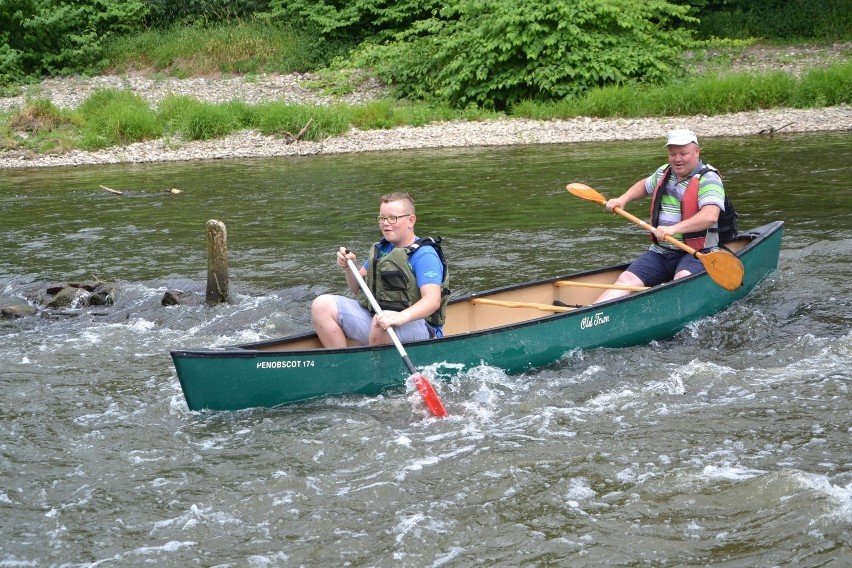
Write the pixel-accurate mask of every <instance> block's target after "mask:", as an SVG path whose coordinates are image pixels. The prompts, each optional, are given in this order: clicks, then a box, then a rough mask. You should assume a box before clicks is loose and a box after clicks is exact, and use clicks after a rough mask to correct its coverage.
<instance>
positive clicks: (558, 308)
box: [470, 298, 577, 312]
mask: <svg viewBox="0 0 852 568" xmlns="http://www.w3.org/2000/svg"><path fill="white" fill-rule="evenodd" d="M470 303H471V304H487V305H489V306H503V307H504V308H531V309H534V310H541V311H543V312H568V311H571V310H576V309H577V308H572V307H570V306H554V305H553V304H538V303H536V302H505V301H503V300H490V299H488V298H473V299H472V300H470Z"/></svg>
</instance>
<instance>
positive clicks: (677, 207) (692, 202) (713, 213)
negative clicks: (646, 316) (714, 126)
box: [597, 129, 725, 302]
mask: <svg viewBox="0 0 852 568" xmlns="http://www.w3.org/2000/svg"><path fill="white" fill-rule="evenodd" d="M666 148H667V149H668V154H669V162H668V164H664V165H662V166H660V167H659V168H657V170H656V171H655V172H654V173H653V174H651V175H650V176H648V177H646V178H643V179H640V180H639V181H637V182H636V183H635V184H633V185H632V186H631V187H630V189H628V190H627V191H625V192H624V194H623V195H621V196H620V197H616V198H615V199H610V200H608V201H607V202H606V209H607V211H612V210H613V209H614V208H615V207H620V208H622V209H624V208H625V206H626V205H627V204H628V203H630V202H631V201H636V200H638V199H642V198H643V197H647V196H649V195H650V196H653V199H652V200H651V226H653V227H654V230H653V233H652V238H653V241H654V242H653V244H652V245H651V248H650V249H649V250H647V251H645V252H644V253H643V254H642V255H641V256H640V257H639V258H637V259H636V260H635V261H633V263H632V264H631V265H630V266H629V267H627V270H625V271H624V272H622V273H621V275H620V276H619V277H618V279H617V280H616V281H615V283H616V284H624V285H627V286H655V285H657V284H661V283H663V282H668V281H669V280H672V279H676V278H683V277H684V276H689V275H690V274H695V273H697V272H702V271H703V270H704V265H703V264H701V261H699V260H698V259H696V258H694V257H693V256H691V255H689V254H687V253H685V252H683V251H682V250H681V249H679V248H677V247H675V246H674V245H671V244H669V243H667V242H666V241H665V236H666V235H671V236H673V237H674V238H676V239H679V240H681V241H684V242H685V243H686V244H688V245H689V246H690V247H692V248H694V249H696V250H699V251H705V252H706V251H707V250H709V249H713V248H716V247H718V246H719V235H718V225H717V222H718V220H719V215H720V213H721V212H722V211H724V209H725V188H724V187H723V186H722V178H721V177H719V172H718V171H716V170H715V169H714V168H713V167H712V166H707V165H705V164H704V163H703V162H702V161H701V158H700V153H701V148H700V147H699V146H698V138H697V137H696V136H695V133H694V132H693V131H691V130H686V129H681V130H672V131H670V132H669V134H668V140H667V141H666ZM627 294H629V292H627V291H624V290H606V291H604V292H603V293H602V294H601V295H600V296H599V297H598V299H597V301H598V302H603V301H605V300H611V299H613V298H617V297H620V296H625V295H627Z"/></svg>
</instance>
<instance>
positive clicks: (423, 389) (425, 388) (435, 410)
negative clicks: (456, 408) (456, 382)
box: [414, 373, 447, 418]
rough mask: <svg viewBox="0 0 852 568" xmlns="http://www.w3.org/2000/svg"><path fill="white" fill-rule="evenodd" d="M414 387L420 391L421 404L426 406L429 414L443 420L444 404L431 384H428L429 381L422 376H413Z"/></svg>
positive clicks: (444, 414)
mask: <svg viewBox="0 0 852 568" xmlns="http://www.w3.org/2000/svg"><path fill="white" fill-rule="evenodd" d="M414 385H415V386H416V387H417V390H419V391H420V395H421V396H422V397H423V402H424V404H426V408H428V409H429V412H431V413H432V416H437V417H438V418H443V417H444V416H446V415H447V410H446V409H445V408H444V403H442V402H441V398H440V397H439V396H438V393H436V392H435V389H434V388H432V383H430V382H429V379H427V378H426V377H424V376H423V375H422V374H420V373H417V374H416V375H414Z"/></svg>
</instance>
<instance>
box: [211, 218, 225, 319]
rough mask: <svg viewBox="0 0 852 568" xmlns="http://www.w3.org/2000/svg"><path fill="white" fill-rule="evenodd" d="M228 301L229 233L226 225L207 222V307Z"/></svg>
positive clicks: (213, 221)
mask: <svg viewBox="0 0 852 568" xmlns="http://www.w3.org/2000/svg"><path fill="white" fill-rule="evenodd" d="M227 300H228V231H227V230H226V229H225V223H223V222H222V221H217V220H216V219H210V220H209V221H207V305H209V306H213V305H216V304H219V303H221V302H225V301H227Z"/></svg>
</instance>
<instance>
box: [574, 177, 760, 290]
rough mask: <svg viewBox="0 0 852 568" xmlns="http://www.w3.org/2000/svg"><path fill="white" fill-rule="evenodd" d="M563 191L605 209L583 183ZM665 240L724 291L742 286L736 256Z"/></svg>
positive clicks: (601, 199) (639, 222) (640, 222)
mask: <svg viewBox="0 0 852 568" xmlns="http://www.w3.org/2000/svg"><path fill="white" fill-rule="evenodd" d="M565 189H567V190H568V191H569V192H570V193H571V194H572V195H576V196H577V197H579V198H581V199H585V200H587V201H592V202H594V203H597V204H598V205H603V206H604V207H606V197H604V196H603V195H601V194H600V193H598V192H597V191H596V190H594V189H592V188H591V187H589V186H588V185H586V184H584V183H569V184H568V185H567V186H565ZM613 211H614V212H615V213H618V214H619V215H621V216H622V217H625V218H626V219H629V220H630V221H632V222H634V223H636V224H637V225H639V226H640V227H642V228H644V229H646V230H648V231H650V232H652V233H653V231H654V228H653V227H652V226H651V225H649V224H648V223H646V222H645V221H643V220H641V219H639V218H638V217H635V216H633V215H631V214H630V213H628V212H627V211H625V210H624V209H622V208H620V207H613ZM665 240H666V242H669V243H671V244H673V245H675V246H676V247H678V248H679V249H681V250H683V251H684V252H686V253H688V254H689V255H691V256H693V257H695V258H697V259H698V260H700V261H701V264H703V265H704V268H705V270H707V274H709V275H710V278H711V279H712V280H713V282H715V283H716V284H718V285H719V286H721V287H722V288H724V289H725V290H730V291H734V290H736V289H737V288H739V287H740V286H742V284H743V277H744V273H745V269H744V268H743V263H742V262H741V261H740V259H739V258H737V257H736V255H734V254H731V253H730V252H727V251H721V250H714V251H711V252H709V253H703V252H697V251H696V250H695V249H694V248H692V247H690V246H688V245H687V244H685V243H682V242H680V241H679V240H677V239H675V238H674V237H672V236H671V235H665Z"/></svg>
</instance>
